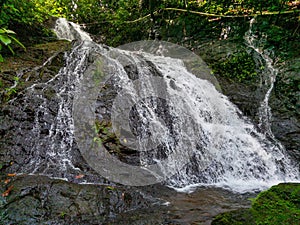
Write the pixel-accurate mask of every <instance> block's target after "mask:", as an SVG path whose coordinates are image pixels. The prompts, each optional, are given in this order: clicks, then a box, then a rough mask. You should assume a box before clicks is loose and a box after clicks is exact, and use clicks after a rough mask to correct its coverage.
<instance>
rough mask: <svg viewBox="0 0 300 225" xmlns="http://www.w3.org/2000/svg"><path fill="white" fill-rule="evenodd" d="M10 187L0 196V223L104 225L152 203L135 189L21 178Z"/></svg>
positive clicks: (42, 178)
mask: <svg viewBox="0 0 300 225" xmlns="http://www.w3.org/2000/svg"><path fill="white" fill-rule="evenodd" d="M9 186H13V189H12V190H11V192H10V193H9V195H8V196H7V197H6V198H5V199H4V198H3V197H1V209H0V213H1V215H2V216H1V218H0V223H1V224H105V223H107V222H108V221H110V220H113V219H114V218H115V217H116V216H117V215H118V214H120V213H126V212H129V211H132V210H140V209H147V208H150V207H151V205H152V204H154V203H155V200H154V199H153V200H151V199H146V197H145V196H143V195H142V194H141V193H140V192H138V191H137V190H135V189H130V188H125V187H112V186H100V185H88V184H86V185H83V184H82V185H80V184H75V183H70V182H66V181H63V180H52V179H50V178H48V177H43V176H28V175H26V176H20V177H17V179H15V180H14V181H13V182H11V183H10V184H9ZM2 190H3V189H2ZM156 201H157V200H156Z"/></svg>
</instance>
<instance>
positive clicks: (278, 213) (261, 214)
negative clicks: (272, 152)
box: [212, 183, 300, 225]
mask: <svg viewBox="0 0 300 225" xmlns="http://www.w3.org/2000/svg"><path fill="white" fill-rule="evenodd" d="M221 224H222V225H226V224H228V225H229V224H230V225H239V224H243V225H244V224H246V225H247V224H249V225H250V224H257V225H263V224H281V225H298V224H300V184H293V183H284V184H279V185H276V186H273V187H271V188H270V189H269V190H267V191H264V192H261V193H260V194H259V195H258V196H257V197H256V198H255V199H254V200H253V201H252V207H251V208H250V209H241V210H236V211H231V212H226V213H222V214H220V215H218V216H216V217H215V219H214V220H213V222H212V225H221Z"/></svg>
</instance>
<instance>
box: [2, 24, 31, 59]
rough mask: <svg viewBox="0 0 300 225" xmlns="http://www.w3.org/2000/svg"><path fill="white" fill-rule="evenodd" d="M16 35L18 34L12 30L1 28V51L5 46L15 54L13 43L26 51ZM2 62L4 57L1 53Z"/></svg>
mask: <svg viewBox="0 0 300 225" xmlns="http://www.w3.org/2000/svg"><path fill="white" fill-rule="evenodd" d="M15 34H16V33H15V32H14V31H12V30H8V29H5V28H0V51H1V50H2V45H4V46H6V47H7V48H8V49H9V50H10V52H11V53H12V54H15V52H14V50H13V49H12V47H11V46H10V45H11V43H13V42H14V43H16V44H18V45H19V46H21V47H22V48H24V49H25V46H24V45H23V44H22V43H21V42H20V41H19V40H18V39H17V38H16V37H14V35H15ZM0 62H3V57H2V55H1V53H0Z"/></svg>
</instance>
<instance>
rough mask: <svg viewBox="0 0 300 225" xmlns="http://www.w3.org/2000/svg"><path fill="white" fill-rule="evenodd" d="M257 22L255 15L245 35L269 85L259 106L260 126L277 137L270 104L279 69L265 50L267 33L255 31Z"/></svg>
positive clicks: (265, 83) (263, 80) (264, 80)
mask: <svg viewBox="0 0 300 225" xmlns="http://www.w3.org/2000/svg"><path fill="white" fill-rule="evenodd" d="M255 22H256V20H255V17H254V18H252V19H251V21H250V26H249V30H248V31H247V33H246V35H245V40H246V44H247V45H248V46H249V47H250V48H252V49H253V50H254V51H255V53H256V54H257V55H256V56H254V57H255V59H257V60H258V64H259V65H262V66H264V74H263V77H262V82H263V83H262V85H263V86H266V87H268V90H267V92H266V93H265V97H264V99H263V101H262V102H261V105H260V108H259V124H258V126H259V128H260V130H261V132H263V133H264V134H266V135H268V136H269V137H271V138H273V139H275V137H274V135H273V133H272V130H271V118H272V112H271V108H270V106H269V98H270V95H271V92H272V90H273V88H274V83H275V81H276V76H277V74H278V70H277V69H276V68H275V67H274V66H273V60H272V59H271V57H270V54H271V52H268V51H267V50H263V47H264V43H263V42H264V41H265V39H266V36H265V34H263V35H262V37H261V38H260V37H258V35H256V34H254V32H253V24H254V23H255Z"/></svg>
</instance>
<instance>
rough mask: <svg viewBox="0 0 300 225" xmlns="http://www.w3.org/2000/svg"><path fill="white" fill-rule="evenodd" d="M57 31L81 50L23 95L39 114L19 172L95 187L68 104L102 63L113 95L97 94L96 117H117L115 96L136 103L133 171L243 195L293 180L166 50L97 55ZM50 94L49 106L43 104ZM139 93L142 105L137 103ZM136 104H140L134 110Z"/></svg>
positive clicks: (94, 48)
mask: <svg viewBox="0 0 300 225" xmlns="http://www.w3.org/2000/svg"><path fill="white" fill-rule="evenodd" d="M74 27H75V28H76V29H74ZM56 31H57V32H59V37H60V38H62V39H79V42H78V43H77V44H75V47H74V48H73V50H72V51H71V53H69V54H68V55H67V56H66V66H65V67H64V68H62V69H61V70H60V72H59V73H58V74H57V75H56V76H55V77H54V78H52V79H51V80H49V81H48V82H46V83H43V84H35V85H33V86H32V87H30V88H29V89H27V93H26V95H28V96H33V97H31V98H30V99H36V101H39V105H40V106H39V108H38V109H36V110H35V125H34V127H33V129H32V135H31V139H30V140H28V142H30V143H32V150H31V155H32V158H31V160H30V161H29V163H27V164H26V165H24V167H23V169H22V172H31V173H39V174H46V175H49V176H54V177H60V178H67V179H69V180H72V176H73V175H74V174H78V173H84V174H87V176H86V180H85V181H86V182H100V178H99V177H96V178H95V177H94V178H90V179H89V178H88V177H89V175H90V176H95V174H94V173H93V172H90V170H88V169H87V168H88V166H87V165H86V164H85V163H84V160H83V158H82V157H80V153H79V150H78V149H77V147H76V142H75V141H74V139H75V137H74V118H72V115H73V114H72V113H73V112H72V106H74V99H76V98H78V96H83V95H86V93H83V92H82V91H81V89H80V86H81V83H82V81H83V79H84V74H85V73H86V71H87V70H88V69H89V65H90V64H91V63H93V62H95V58H97V57H102V58H105V62H106V63H107V65H105V68H107V70H108V71H110V73H112V74H111V75H112V79H113V82H111V80H110V82H111V83H110V84H109V85H103V86H104V87H107V86H111V89H112V90H111V91H107V89H105V90H106V92H105V91H104V94H103V92H101V90H99V95H98V98H97V107H98V108H97V107H96V111H97V113H96V117H97V118H100V119H101V118H103V117H104V116H105V115H104V114H108V115H110V116H112V117H113V116H114V115H115V116H116V115H117V114H115V113H117V112H115V111H113V110H114V109H115V108H114V105H113V101H114V100H115V99H118V98H117V96H121V97H122V95H123V96H127V97H126V98H125V101H119V102H118V104H119V105H118V106H119V108H118V109H126V108H128V104H129V105H130V104H132V102H133V103H135V104H136V105H135V106H134V108H132V110H131V111H130V112H129V111H128V112H129V118H130V121H129V122H130V124H129V125H128V126H129V127H130V126H131V128H130V129H133V130H134V131H135V133H136V135H137V136H138V137H139V138H138V139H137V140H138V143H137V146H138V147H139V149H138V150H139V158H140V161H139V164H140V165H142V166H145V167H147V165H148V164H149V165H150V164H151V165H152V164H156V165H158V168H160V169H161V171H160V172H161V173H162V174H164V175H165V177H167V180H166V181H165V183H166V184H167V185H170V186H172V187H174V188H179V189H178V190H187V187H192V186H195V185H218V186H221V187H228V188H231V189H233V190H236V191H240V192H243V191H249V190H254V189H261V188H265V187H268V186H270V185H272V184H275V183H278V182H282V181H292V180H297V179H298V178H299V171H298V170H297V168H296V166H294V165H293V162H292V161H291V160H290V159H289V157H288V156H287V155H286V154H285V153H284V151H283V150H282V149H281V148H280V147H278V145H277V144H276V143H274V142H273V141H272V140H268V138H267V137H266V134H264V133H259V132H258V131H257V130H256V129H255V127H254V125H253V124H251V122H250V121H249V120H248V119H247V118H245V117H243V116H242V113H241V112H240V111H239V109H238V108H237V107H236V106H235V105H233V104H232V103H231V102H230V101H229V100H228V99H227V97H226V96H224V95H222V94H221V93H220V92H218V91H217V90H216V88H215V86H214V85H213V84H212V83H210V82H209V81H207V80H204V79H200V78H197V77H196V76H195V75H193V74H192V73H190V72H189V71H190V70H188V69H187V68H186V65H185V63H184V62H183V61H182V60H180V59H176V58H171V57H166V56H165V54H163V53H162V52H163V51H168V50H166V49H159V48H157V49H155V51H154V52H156V54H150V53H149V52H148V53H147V52H143V51H125V50H120V49H111V48H103V47H102V46H100V45H97V44H95V43H93V42H92V41H91V38H90V37H89V36H88V34H86V33H84V32H83V31H81V30H80V29H79V28H78V27H77V26H76V25H74V24H73V23H69V22H67V21H66V20H64V19H59V20H58V22H57V26H56ZM74 32H75V34H74ZM139 50H140V49H139ZM151 52H153V51H151ZM158 53H159V54H158ZM153 77H156V78H155V79H153ZM136 79H139V80H141V79H142V80H145V83H143V84H141V86H140V87H141V88H140V89H139V90H137V89H136V86H135V85H134V83H133V81H134V80H136ZM157 81H158V82H157ZM108 82H109V81H108ZM157 85H160V87H164V88H165V92H164V93H163V94H164V95H165V96H160V94H161V93H160V90H158V89H157ZM99 89H101V88H99ZM271 90H272V89H270V90H269V91H271ZM49 91H50V92H51V93H52V97H51V98H47V97H45V93H46V92H49ZM112 93H113V94H112ZM141 93H142V96H144V98H142V99H138V98H137V96H138V95H140V94H141ZM149 93H151V95H149ZM268 95H269V94H268ZM151 96H152V98H151ZM108 97H110V98H111V99H110V101H108V102H109V104H108V105H105V106H104V105H103V101H102V100H103V98H106V99H107V98H108ZM121 97H120V100H122V98H121ZM159 97H161V98H159ZM268 97H269V96H267V97H266V99H268ZM140 100H142V102H143V104H138V102H139V101H140ZM53 101H54V103H53ZM115 101H117V100H115ZM266 104H267V103H266ZM53 105H55V106H56V108H53ZM120 106H121V107H120ZM73 109H74V108H73ZM54 114H55V116H54ZM116 117H117V116H116ZM113 122H114V121H113ZM115 122H116V121H115ZM47 130H48V131H47ZM155 134H159V135H158V136H157V137H155V139H156V142H157V143H155V144H156V145H155V146H154V147H155V148H152V149H151V151H148V150H149V149H148V145H147V143H144V142H143V139H144V138H145V137H148V136H149V135H154V136H155ZM121 142H123V144H126V143H128V142H130V140H129V139H128V140H126V139H125V138H123V139H122V140H121ZM143 148H144V149H143ZM174 152H177V153H178V152H181V153H182V154H176V156H180V155H181V156H182V157H183V158H180V157H179V158H178V157H175V158H172V157H170V159H169V160H167V161H164V159H166V158H168V156H169V155H172V153H174ZM78 155H79V156H78ZM186 158H188V160H187V161H185V160H186ZM80 160H82V162H79V161H80ZM70 174H73V175H70Z"/></svg>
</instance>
